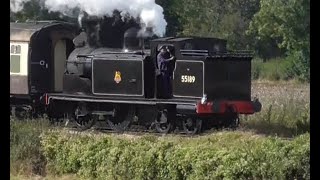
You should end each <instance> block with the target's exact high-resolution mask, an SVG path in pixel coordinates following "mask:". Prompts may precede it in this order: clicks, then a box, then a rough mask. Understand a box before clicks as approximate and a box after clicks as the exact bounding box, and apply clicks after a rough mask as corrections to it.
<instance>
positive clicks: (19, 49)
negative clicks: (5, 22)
mask: <svg viewBox="0 0 320 180" xmlns="http://www.w3.org/2000/svg"><path fill="white" fill-rule="evenodd" d="M20 53H21V46H20V45H18V46H16V53H15V54H20Z"/></svg>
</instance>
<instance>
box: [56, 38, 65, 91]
mask: <svg viewBox="0 0 320 180" xmlns="http://www.w3.org/2000/svg"><path fill="white" fill-rule="evenodd" d="M66 60H67V53H66V41H65V40H59V41H57V43H56V45H55V47H54V61H53V62H54V91H55V92H61V91H62V90H63V74H64V71H65V63H66Z"/></svg>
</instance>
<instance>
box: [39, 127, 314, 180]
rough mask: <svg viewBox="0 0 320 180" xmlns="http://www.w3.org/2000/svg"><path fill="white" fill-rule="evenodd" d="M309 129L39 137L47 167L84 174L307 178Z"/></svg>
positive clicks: (88, 176)
mask: <svg viewBox="0 0 320 180" xmlns="http://www.w3.org/2000/svg"><path fill="white" fill-rule="evenodd" d="M309 137H310V136H309V134H305V135H302V136H299V137H297V138H296V139H294V140H293V141H287V140H281V139H278V138H267V137H259V136H254V135H253V134H251V133H243V132H221V133H218V134H214V135H210V136H206V137H197V138H181V137H180V138H179V137H163V138H161V137H160V138H159V137H155V136H144V137H141V138H127V137H125V138H124V137H119V136H108V135H106V136H99V137H94V136H87V135H83V136H74V135H70V134H68V133H61V132H60V133H57V132H50V133H46V134H45V135H43V136H42V145H43V147H44V153H45V156H46V157H47V161H48V166H49V169H50V170H51V171H52V172H54V173H60V174H63V173H77V174H78V175H79V176H81V177H83V178H85V179H201V180H202V179H224V178H225V179H310V172H309V171H310V165H309V161H310V140H309Z"/></svg>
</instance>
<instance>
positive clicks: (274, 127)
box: [242, 82, 310, 137]
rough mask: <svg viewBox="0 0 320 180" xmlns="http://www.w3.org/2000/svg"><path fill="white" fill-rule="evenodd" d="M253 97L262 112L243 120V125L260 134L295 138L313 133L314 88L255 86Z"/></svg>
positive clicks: (279, 85)
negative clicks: (311, 116) (312, 100)
mask: <svg viewBox="0 0 320 180" xmlns="http://www.w3.org/2000/svg"><path fill="white" fill-rule="evenodd" d="M252 95H253V96H256V97H258V98H259V100H260V102H261V103H262V106H263V107H262V111H261V112H259V113H256V114H254V115H250V116H243V117H242V125H243V126H244V127H246V128H248V129H252V130H254V131H256V132H258V133H266V134H270V135H277V136H286V137H293V136H296V135H299V134H303V133H306V132H309V131H310V86H309V84H301V83H299V84H297V83H294V82H278V83H274V82H269V83H268V82H254V83H253V86H252Z"/></svg>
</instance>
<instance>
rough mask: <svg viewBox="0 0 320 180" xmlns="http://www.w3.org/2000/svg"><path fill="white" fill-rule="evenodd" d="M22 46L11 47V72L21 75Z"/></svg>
mask: <svg viewBox="0 0 320 180" xmlns="http://www.w3.org/2000/svg"><path fill="white" fill-rule="evenodd" d="M20 54H21V46H20V45H11V48H10V72H11V73H20Z"/></svg>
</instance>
